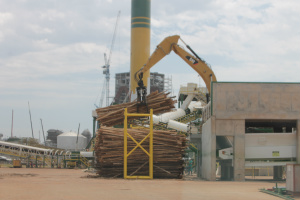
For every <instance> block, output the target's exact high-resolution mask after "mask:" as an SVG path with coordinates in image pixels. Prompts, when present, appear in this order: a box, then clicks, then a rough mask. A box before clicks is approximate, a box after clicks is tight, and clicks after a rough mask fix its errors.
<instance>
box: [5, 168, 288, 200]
mask: <svg viewBox="0 0 300 200" xmlns="http://www.w3.org/2000/svg"><path fill="white" fill-rule="evenodd" d="M87 175H88V173H87V172H84V171H83V170H81V169H34V168H21V169H16V168H0V199H1V200H19V199H21V200H77V199H78V200H79V199H80V200H84V199H88V200H94V199H97V200H100V199H101V200H110V199H118V200H126V199H130V200H134V199H138V200H143V199H149V200H150V199H151V200H158V199H163V200H168V199H172V200H177V199H178V200H182V199H189V200H192V199H203V200H206V199H208V200H209V199H222V200H227V199H228V200H234V199H239V200H240V199H243V200H248V199H249V200H250V199H251V200H253V199H264V200H268V199H279V198H277V197H273V196H271V195H268V194H264V193H261V192H259V191H258V189H260V188H272V187H273V186H275V183H272V182H265V181H246V182H223V181H222V182H221V181H214V182H208V181H201V180H197V181H196V180H194V179H192V178H187V179H190V180H162V179H160V180H157V179H156V180H124V179H103V178H86V176H87ZM279 186H285V183H280V184H279Z"/></svg>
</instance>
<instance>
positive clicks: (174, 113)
mask: <svg viewBox="0 0 300 200" xmlns="http://www.w3.org/2000/svg"><path fill="white" fill-rule="evenodd" d="M184 115H185V111H184V110H183V109H181V108H179V109H177V110H176V111H172V112H167V113H164V114H162V115H159V116H157V115H153V123H154V124H158V123H159V122H163V123H167V122H168V121H169V120H170V119H176V118H178V117H182V116H184Z"/></svg>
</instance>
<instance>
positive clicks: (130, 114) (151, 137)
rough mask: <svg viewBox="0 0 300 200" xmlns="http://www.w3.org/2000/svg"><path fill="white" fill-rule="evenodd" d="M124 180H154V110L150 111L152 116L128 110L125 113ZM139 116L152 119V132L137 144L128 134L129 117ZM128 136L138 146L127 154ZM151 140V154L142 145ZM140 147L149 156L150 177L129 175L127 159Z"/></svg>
mask: <svg viewBox="0 0 300 200" xmlns="http://www.w3.org/2000/svg"><path fill="white" fill-rule="evenodd" d="M124 116H125V117H124V179H153V110H152V109H150V114H140V113H128V112H127V108H125V111H124ZM130 116H139V117H150V132H149V134H148V135H147V136H146V137H145V138H144V139H143V140H142V141H140V142H137V141H136V140H135V139H134V138H133V137H132V136H131V135H130V134H129V133H128V132H127V117H130ZM127 136H128V137H129V138H130V139H131V140H132V141H134V142H135V143H136V146H135V147H134V148H133V149H132V150H131V151H130V152H129V153H128V152H127ZM147 138H149V140H150V141H149V152H148V151H147V150H145V149H144V148H143V147H142V145H141V144H142V143H143V142H144V141H145V140H146V139H147ZM138 147H140V148H141V149H142V150H143V151H144V152H145V153H146V154H147V155H148V156H149V176H128V175H127V158H128V156H130V154H132V152H134V151H135V150H136V149H137V148H138Z"/></svg>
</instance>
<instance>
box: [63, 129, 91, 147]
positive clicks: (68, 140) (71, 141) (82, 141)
mask: <svg viewBox="0 0 300 200" xmlns="http://www.w3.org/2000/svg"><path fill="white" fill-rule="evenodd" d="M86 145H87V139H86V137H84V136H83V135H78V141H77V133H75V132H66V133H63V134H60V135H59V136H58V137H57V148H60V149H66V150H81V149H85V148H86Z"/></svg>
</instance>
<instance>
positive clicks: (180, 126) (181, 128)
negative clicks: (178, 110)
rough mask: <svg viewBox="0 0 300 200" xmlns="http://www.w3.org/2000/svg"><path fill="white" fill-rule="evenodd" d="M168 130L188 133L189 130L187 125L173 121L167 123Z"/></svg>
mask: <svg viewBox="0 0 300 200" xmlns="http://www.w3.org/2000/svg"><path fill="white" fill-rule="evenodd" d="M168 128H172V129H175V130H177V131H182V132H188V131H189V130H190V127H189V125H187V124H184V123H180V122H177V121H174V120H169V122H168Z"/></svg>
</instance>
